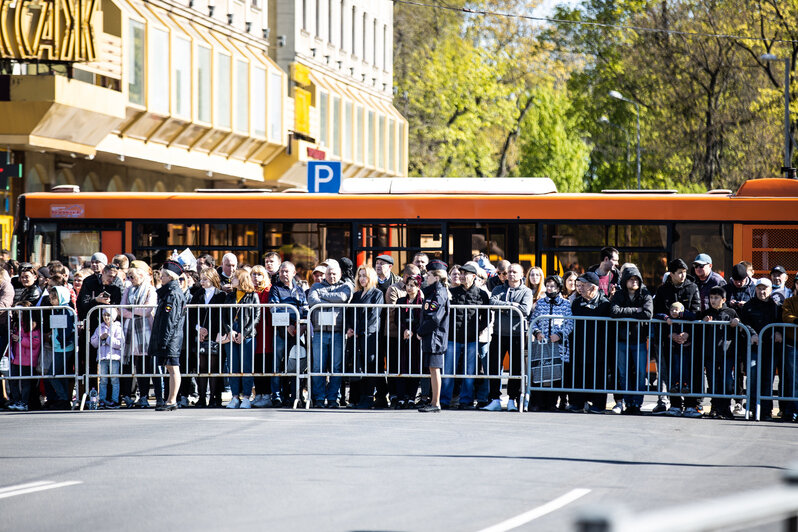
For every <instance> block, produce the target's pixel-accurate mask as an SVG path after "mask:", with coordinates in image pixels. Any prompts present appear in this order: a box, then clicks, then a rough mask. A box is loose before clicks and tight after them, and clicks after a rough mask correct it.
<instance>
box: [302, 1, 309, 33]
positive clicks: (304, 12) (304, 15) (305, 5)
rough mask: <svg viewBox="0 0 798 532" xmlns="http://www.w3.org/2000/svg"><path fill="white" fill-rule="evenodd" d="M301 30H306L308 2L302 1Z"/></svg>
mask: <svg viewBox="0 0 798 532" xmlns="http://www.w3.org/2000/svg"><path fill="white" fill-rule="evenodd" d="M302 29H303V30H305V31H307V30H308V0H302Z"/></svg>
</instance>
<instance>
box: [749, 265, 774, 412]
mask: <svg viewBox="0 0 798 532" xmlns="http://www.w3.org/2000/svg"><path fill="white" fill-rule="evenodd" d="M772 290H773V283H772V282H771V281H770V279H765V278H763V279H759V280H757V283H756V296H755V297H754V298H753V299H751V300H749V301H748V302H746V303H745V305H743V308H742V309H741V310H740V320H741V321H742V322H743V325H745V326H746V327H748V331H749V333H750V334H751V343H752V344H753V345H758V346H760V349H761V352H762V358H761V362H760V364H759V365H758V366H757V365H752V366H751V368H750V374H749V375H748V382H749V386H751V397H752V398H754V397H756V396H757V395H758V393H760V391H762V392H765V395H772V394H773V393H772V392H773V380H774V377H775V375H774V374H773V368H774V365H773V355H774V353H781V352H782V341H783V338H782V336H783V335H782V334H781V331H780V330H779V329H778V328H777V329H775V331H774V329H773V328H771V329H768V330H767V331H766V333H765V334H762V330H763V329H764V328H765V327H767V326H768V325H770V324H771V323H781V306H780V305H779V304H778V303H776V301H774V300H773V297H771V295H772V294H771V292H772ZM752 356H753V355H752ZM757 374H758V377H757ZM751 406H752V407H753V406H754V405H751ZM760 409H761V410H760V411H761V419H762V421H771V420H772V419H773V401H772V400H764V399H763V400H762V401H760Z"/></svg>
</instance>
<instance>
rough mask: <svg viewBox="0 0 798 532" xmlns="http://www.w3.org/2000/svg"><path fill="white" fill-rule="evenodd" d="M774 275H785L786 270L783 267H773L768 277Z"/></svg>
mask: <svg viewBox="0 0 798 532" xmlns="http://www.w3.org/2000/svg"><path fill="white" fill-rule="evenodd" d="M774 273H779V274H784V273H787V270H785V269H784V266H773V269H772V270H770V275H773V274H774Z"/></svg>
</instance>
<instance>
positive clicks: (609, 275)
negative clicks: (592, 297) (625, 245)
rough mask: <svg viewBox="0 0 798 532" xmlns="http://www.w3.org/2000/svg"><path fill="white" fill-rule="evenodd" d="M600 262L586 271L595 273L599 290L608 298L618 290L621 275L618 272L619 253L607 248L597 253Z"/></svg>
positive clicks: (612, 248)
mask: <svg viewBox="0 0 798 532" xmlns="http://www.w3.org/2000/svg"><path fill="white" fill-rule="evenodd" d="M599 257H600V259H601V262H600V263H598V264H594V265H593V266H591V267H590V268H588V269H587V271H588V272H592V273H595V274H596V275H597V276H598V278H599V288H601V291H602V292H603V293H604V295H605V296H607V297H610V296H611V295H612V294H613V293H614V292H615V290H616V288H618V282H619V281H620V279H621V273H620V272H619V271H618V264H620V262H621V261H620V253H619V252H618V250H617V249H615V248H614V247H611V246H608V247H605V248H601V251H599Z"/></svg>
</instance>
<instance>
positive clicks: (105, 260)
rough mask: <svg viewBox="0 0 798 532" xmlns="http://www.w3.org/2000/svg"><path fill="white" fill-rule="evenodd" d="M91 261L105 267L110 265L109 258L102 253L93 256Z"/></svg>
mask: <svg viewBox="0 0 798 532" xmlns="http://www.w3.org/2000/svg"><path fill="white" fill-rule="evenodd" d="M91 260H92V262H94V261H97V262H99V263H101V264H102V265H103V266H105V265H106V264H108V257H106V256H105V253H100V252H99V251H98V252H97V253H95V254H94V255H92V256H91Z"/></svg>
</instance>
